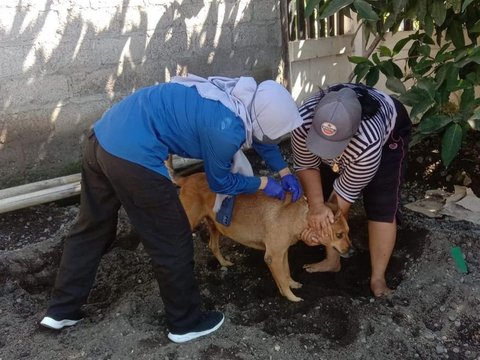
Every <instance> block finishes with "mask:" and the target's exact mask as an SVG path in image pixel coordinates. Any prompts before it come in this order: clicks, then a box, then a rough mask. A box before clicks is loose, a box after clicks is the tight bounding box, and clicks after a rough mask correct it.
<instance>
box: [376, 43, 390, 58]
mask: <svg viewBox="0 0 480 360" xmlns="http://www.w3.org/2000/svg"><path fill="white" fill-rule="evenodd" d="M378 53H379V54H380V56H386V57H392V51H391V50H390V48H388V47H386V46H384V45H381V46H379V47H378Z"/></svg>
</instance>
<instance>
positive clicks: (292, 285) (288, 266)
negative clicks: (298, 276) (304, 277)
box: [283, 250, 303, 289]
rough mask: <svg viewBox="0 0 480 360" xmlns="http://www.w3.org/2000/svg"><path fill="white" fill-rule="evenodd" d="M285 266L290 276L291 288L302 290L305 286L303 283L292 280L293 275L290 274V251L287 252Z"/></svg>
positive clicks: (284, 259) (284, 257)
mask: <svg viewBox="0 0 480 360" xmlns="http://www.w3.org/2000/svg"><path fill="white" fill-rule="evenodd" d="M283 266H284V267H285V269H286V271H287V274H288V281H289V286H290V288H292V289H300V288H301V287H302V286H303V285H302V283H299V282H298V281H295V280H293V279H292V273H291V272H290V264H289V262H288V250H287V251H286V252H285V255H284V256H283Z"/></svg>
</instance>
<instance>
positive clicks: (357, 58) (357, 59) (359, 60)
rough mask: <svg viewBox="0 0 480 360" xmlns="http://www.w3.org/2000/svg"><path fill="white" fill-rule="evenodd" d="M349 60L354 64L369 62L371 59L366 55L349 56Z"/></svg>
mask: <svg viewBox="0 0 480 360" xmlns="http://www.w3.org/2000/svg"><path fill="white" fill-rule="evenodd" d="M348 61H350V62H351V63H353V64H361V63H368V62H370V60H368V58H366V57H364V56H349V57H348Z"/></svg>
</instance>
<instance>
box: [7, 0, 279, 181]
mask: <svg viewBox="0 0 480 360" xmlns="http://www.w3.org/2000/svg"><path fill="white" fill-rule="evenodd" d="M279 3H280V2H279V1H278V0H262V1H257V0H237V1H235V0H176V1H174V0H164V1H162V0H95V1H94V0H2V1H0V189H1V188H5V187H9V186H13V185H19V184H23V183H28V182H32V181H36V180H41V179H48V178H51V177H56V176H61V175H66V174H69V173H71V172H72V171H76V170H77V169H78V168H77V167H76V166H78V163H79V161H80V159H81V148H82V141H83V138H84V136H85V133H86V131H87V129H88V128H89V127H90V125H91V124H92V123H93V122H94V121H95V120H97V119H98V118H99V117H100V116H101V115H102V113H103V112H104V111H105V110H106V109H108V108H109V107H110V106H111V105H112V104H113V103H114V102H116V101H118V100H119V99H121V98H123V97H124V96H125V95H127V94H129V93H131V92H132V91H134V90H135V89H138V88H140V87H143V86H148V85H151V84H154V83H158V82H164V81H168V80H169V79H170V78H171V77H172V76H173V75H176V74H178V73H184V72H191V73H195V74H198V75H202V76H209V75H224V76H238V75H251V76H254V77H255V78H256V79H257V80H259V81H260V80H264V79H267V78H268V79H275V80H278V81H282V80H283V73H282V70H283V63H282V43H281V42H282V40H281V24H280V4H279Z"/></svg>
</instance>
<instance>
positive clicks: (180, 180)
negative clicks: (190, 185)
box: [165, 154, 185, 187]
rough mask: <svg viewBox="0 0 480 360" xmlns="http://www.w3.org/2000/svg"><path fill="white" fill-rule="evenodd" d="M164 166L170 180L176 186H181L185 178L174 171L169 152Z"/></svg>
mask: <svg viewBox="0 0 480 360" xmlns="http://www.w3.org/2000/svg"><path fill="white" fill-rule="evenodd" d="M165 167H166V168H167V170H168V175H170V178H171V179H172V182H173V183H174V184H175V185H177V186H178V187H182V185H183V183H184V182H185V181H184V179H185V178H184V177H182V176H180V175H179V174H177V173H176V172H175V169H174V168H173V157H172V155H171V154H169V155H168V158H167V160H165Z"/></svg>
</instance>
